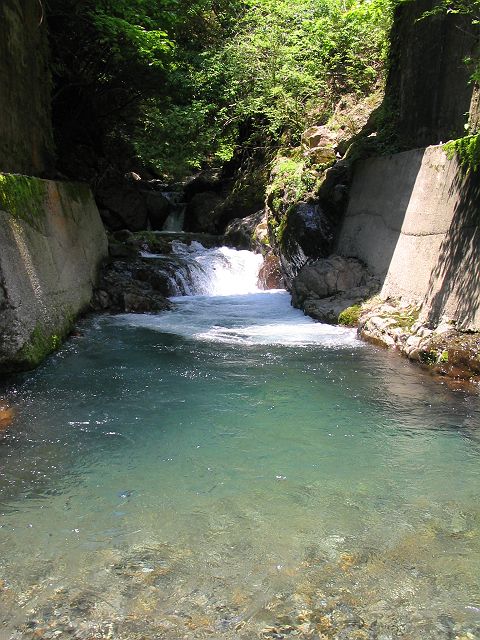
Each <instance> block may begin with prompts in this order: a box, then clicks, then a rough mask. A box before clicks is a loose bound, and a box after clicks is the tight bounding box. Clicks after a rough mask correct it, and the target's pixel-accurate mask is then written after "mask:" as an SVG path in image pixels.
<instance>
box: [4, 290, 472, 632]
mask: <svg viewBox="0 0 480 640" xmlns="http://www.w3.org/2000/svg"><path fill="white" fill-rule="evenodd" d="M257 295H258V296H259V297H258V298H257V301H258V306H255V304H256V303H255V296H253V297H252V296H250V295H249V296H239V297H238V298H237V299H234V298H232V297H222V298H210V299H207V298H205V297H201V298H197V299H183V300H177V301H176V304H177V310H176V311H175V312H173V313H171V314H166V315H163V316H158V317H157V316H125V317H122V318H104V319H101V320H95V321H94V320H91V321H88V322H86V323H85V324H84V326H83V328H82V332H83V336H81V337H77V338H73V339H72V340H71V341H70V343H69V344H68V345H67V346H66V347H65V348H64V349H63V350H62V351H61V352H60V353H59V354H57V355H56V356H55V357H54V358H52V359H51V360H50V361H49V362H48V363H47V364H46V365H45V366H43V367H42V368H40V369H39V370H38V371H36V372H35V373H32V374H29V375H28V376H26V379H25V381H24V382H23V384H22V385H21V386H19V387H18V388H16V389H15V388H11V389H10V390H9V396H10V399H11V401H12V402H13V403H14V404H15V405H16V407H17V411H18V418H17V422H16V427H15V429H14V430H12V431H11V432H10V435H9V436H8V438H7V439H6V440H4V441H3V443H2V444H1V445H0V461H1V475H0V505H1V507H0V508H1V511H0V513H1V517H0V546H1V553H0V607H1V609H0V620H1V621H2V625H3V631H4V633H5V634H6V636H5V637H7V638H10V637H11V638H18V639H24V638H55V637H61V638H64V637H65V638H85V640H89V639H91V638H102V637H103V638H121V639H127V638H128V639H129V640H130V639H132V638H133V639H137V638H138V639H139V640H140V638H166V639H172V640H173V639H178V638H188V639H189V638H204V637H205V638H206V637H209V638H219V639H220V638H227V639H228V638H232V639H233V638H241V639H243V640H247V639H251V638H257V637H265V638H284V637H286V638H288V637H292V638H293V637H297V638H317V639H325V638H339V639H340V638H341V639H349V638H351V639H353V638H355V639H357V640H359V639H365V638H367V639H368V638H371V639H375V638H376V639H381V640H387V639H392V640H393V639H397V638H402V639H403V638H405V639H407V638H408V639H411V640H413V639H415V640H417V639H419V638H422V639H424V638H431V639H432V640H433V639H439V638H445V639H447V638H459V639H460V638H461V639H462V640H465V639H472V638H476V637H479V630H480V601H479V590H478V587H479V584H478V582H479V576H480V553H479V552H480V506H479V503H478V489H479V484H480V483H479V475H480V465H479V460H480V439H479V433H480V431H479V426H480V419H479V418H480V414H479V406H478V399H477V398H474V397H469V396H466V395H463V394H460V393H457V394H455V393H452V392H450V391H448V390H447V389H444V388H443V387H442V386H440V385H435V384H434V383H433V382H432V381H431V380H430V379H429V378H428V377H424V375H423V374H422V373H421V372H419V371H418V370H417V369H415V368H412V367H411V366H410V365H409V364H408V363H407V362H406V361H404V360H402V359H400V358H397V357H392V356H391V355H389V354H388V353H385V352H383V351H377V350H376V349H374V348H371V347H369V346H365V345H362V344H360V343H358V342H357V341H356V339H355V337H354V334H353V333H352V332H351V331H348V330H340V329H338V330H337V329H332V328H331V327H322V325H319V324H314V323H312V322H311V321H310V320H308V319H306V318H304V317H303V316H302V315H301V314H300V313H299V312H296V311H294V310H292V309H291V308H290V307H289V303H288V299H287V298H286V297H285V295H284V294H282V293H274V294H270V293H269V294H257ZM239 309H241V312H240V311H239ZM242 318H243V319H242ZM282 335H283V336H284V339H283V343H282ZM219 336H220V339H219Z"/></svg>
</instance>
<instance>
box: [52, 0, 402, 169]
mask: <svg viewBox="0 0 480 640" xmlns="http://www.w3.org/2000/svg"><path fill="white" fill-rule="evenodd" d="M46 9H47V16H48V21H49V28H50V33H51V42H52V49H53V54H52V55H53V82H54V94H53V96H54V100H53V110H54V123H55V128H56V135H57V146H58V148H59V151H60V154H61V155H62V154H63V157H61V158H60V161H61V162H60V166H61V167H62V168H63V169H64V170H65V171H66V172H67V173H71V174H76V175H77V176H78V175H80V177H86V178H89V179H92V178H93V177H95V176H98V175H101V174H102V172H105V171H107V170H108V167H109V165H110V164H111V163H112V159H113V158H117V159H118V158H125V159H126V158H131V157H134V156H135V157H136V158H137V163H138V166H149V167H150V168H151V169H152V170H155V172H157V173H158V174H166V175H175V174H176V175H180V174H182V173H185V172H187V171H188V170H189V169H192V168H198V167H200V166H203V165H205V164H206V163H209V162H210V163H212V162H220V161H224V160H227V159H229V158H230V157H231V156H232V154H233V152H234V150H235V148H236V147H238V145H239V144H243V145H246V144H247V145H250V146H252V147H255V146H262V145H263V146H265V145H267V146H272V147H275V146H276V145H279V144H283V145H287V146H288V145H290V144H292V145H295V144H298V141H299V136H300V133H301V131H302V130H303V129H305V128H306V126H308V125H310V124H312V123H314V124H321V123H323V122H325V121H326V120H327V119H328V117H329V115H330V114H331V112H332V110H333V108H334V105H335V103H336V102H337V101H338V98H339V96H341V95H343V94H347V93H348V94H352V93H356V94H360V95H364V94H367V93H369V92H370V91H372V89H374V88H375V87H376V86H378V85H379V84H381V83H382V82H383V78H384V69H385V64H384V63H385V59H386V54H387V39H388V38H387V33H388V28H389V24H390V19H391V0H192V1H191V0H84V2H81V3H79V2H77V1H76V0H48V2H47V5H46ZM130 164H131V163H130ZM123 168H134V166H129V167H127V166H126V165H125V166H124V167H123Z"/></svg>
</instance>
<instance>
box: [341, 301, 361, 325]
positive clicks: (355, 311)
mask: <svg viewBox="0 0 480 640" xmlns="http://www.w3.org/2000/svg"><path fill="white" fill-rule="evenodd" d="M361 313H362V305H360V304H354V305H353V306H351V307H348V308H347V309H344V310H343V311H342V312H341V313H340V315H339V316H338V324H342V325H344V326H346V327H355V326H356V325H357V324H358V321H359V319H360V315H361Z"/></svg>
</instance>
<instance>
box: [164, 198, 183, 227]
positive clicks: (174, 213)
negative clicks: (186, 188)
mask: <svg viewBox="0 0 480 640" xmlns="http://www.w3.org/2000/svg"><path fill="white" fill-rule="evenodd" d="M163 195H164V197H165V198H166V199H167V200H168V201H169V203H170V214H169V216H168V218H167V219H166V220H165V223H164V225H163V229H162V230H163V231H182V230H183V225H184V223H185V209H186V204H185V203H184V202H180V198H181V197H182V195H183V194H182V192H181V191H164V192H163Z"/></svg>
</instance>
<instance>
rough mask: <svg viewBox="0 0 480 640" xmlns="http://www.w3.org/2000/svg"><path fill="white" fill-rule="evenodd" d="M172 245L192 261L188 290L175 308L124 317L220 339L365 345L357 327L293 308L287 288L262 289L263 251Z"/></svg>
mask: <svg viewBox="0 0 480 640" xmlns="http://www.w3.org/2000/svg"><path fill="white" fill-rule="evenodd" d="M172 246H173V252H174V254H175V255H176V256H177V257H179V258H181V260H182V261H183V263H184V264H185V265H187V270H188V274H189V284H188V287H185V293H187V295H186V296H185V295H184V296H177V297H174V298H172V300H173V302H174V303H175V307H176V310H175V311H174V312H173V313H162V314H160V315H147V316H145V315H135V314H130V315H124V316H120V317H119V320H120V321H121V322H126V323H128V324H130V325H133V326H141V327H145V328H148V329H152V330H155V331H159V332H162V333H169V334H174V335H179V336H182V337H183V338H187V339H194V340H201V341H209V342H215V343H226V344H237V345H284V346H308V345H322V346H328V347H339V346H349V347H350V346H360V344H361V343H360V342H359V341H358V340H357V338H356V334H355V331H354V330H352V329H346V328H344V327H335V326H331V325H326V324H322V323H319V322H314V321H313V320H312V319H311V318H308V317H306V316H304V315H303V313H302V312H301V311H299V310H298V309H293V308H292V306H291V304H290V296H289V294H288V293H287V292H286V291H284V290H272V291H262V290H260V289H259V288H258V273H259V270H260V267H261V265H262V257H261V256H260V255H258V254H254V253H252V252H250V251H237V250H235V249H230V248H228V247H219V248H215V249H205V247H203V246H202V245H201V244H199V243H198V242H192V244H191V245H190V246H187V245H185V244H183V243H180V242H174V243H173V244H172Z"/></svg>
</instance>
